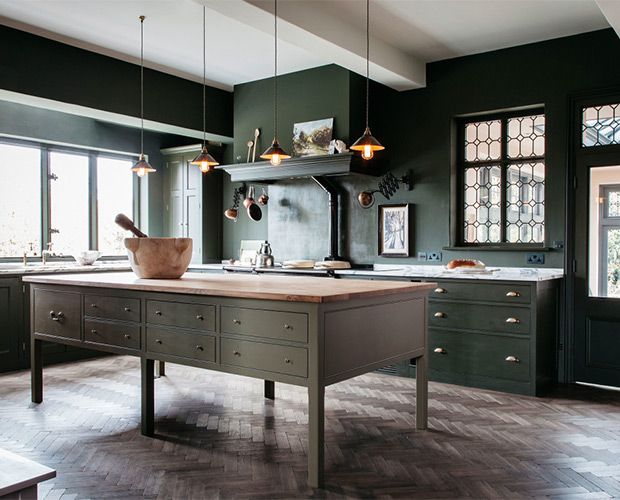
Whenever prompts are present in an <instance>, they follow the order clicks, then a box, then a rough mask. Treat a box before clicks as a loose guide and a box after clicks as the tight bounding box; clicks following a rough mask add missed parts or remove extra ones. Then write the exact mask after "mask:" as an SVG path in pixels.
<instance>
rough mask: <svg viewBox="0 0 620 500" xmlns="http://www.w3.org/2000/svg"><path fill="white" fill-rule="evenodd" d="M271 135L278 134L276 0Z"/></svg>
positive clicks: (274, 3) (276, 11)
mask: <svg viewBox="0 0 620 500" xmlns="http://www.w3.org/2000/svg"><path fill="white" fill-rule="evenodd" d="M273 7H274V9H273V36H274V50H273V75H274V76H273V137H274V139H275V138H276V137H277V136H278V0H273Z"/></svg>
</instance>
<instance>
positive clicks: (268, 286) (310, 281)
mask: <svg viewBox="0 0 620 500" xmlns="http://www.w3.org/2000/svg"><path fill="white" fill-rule="evenodd" d="M23 280H24V281H25V282H28V283H39V284H48V285H74V286H82V287H83V286H87V287H95V288H117V289H123V290H139V291H146V292H165V293H182V294H190V295H206V296H216V297H235V298H244V299H263V300H282V301H287V302H312V303H326V302H339V301H346V300H353V299H362V298H372V297H382V296H386V295H393V294H399V293H406V292H418V291H424V290H431V289H433V288H435V286H436V284H435V283H407V282H398V281H367V280H343V279H329V278H320V277H307V276H265V275H237V274H222V275H219V274H213V275H205V274H202V273H185V274H184V275H183V276H182V277H181V278H180V279H177V280H164V279H140V278H138V277H136V275H135V274H133V273H117V272H110V273H97V274H56V275H54V274H52V275H39V276H24V278H23Z"/></svg>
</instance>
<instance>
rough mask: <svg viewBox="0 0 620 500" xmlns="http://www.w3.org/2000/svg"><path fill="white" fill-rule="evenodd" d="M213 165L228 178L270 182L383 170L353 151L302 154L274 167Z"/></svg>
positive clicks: (261, 163)
mask: <svg viewBox="0 0 620 500" xmlns="http://www.w3.org/2000/svg"><path fill="white" fill-rule="evenodd" d="M216 168H217V169H220V170H224V171H226V172H227V173H228V174H230V180H231V181H232V182H244V181H245V182H260V181H263V182H273V181H277V180H281V179H299V178H303V177H317V176H336V175H348V174H362V175H372V176H375V177H376V176H379V175H382V173H384V172H383V171H382V169H381V168H380V166H379V162H377V161H376V160H372V161H365V160H363V159H362V158H361V157H360V156H359V155H358V154H355V153H350V152H349V153H340V154H331V155H323V156H306V157H303V158H291V159H290V160H285V161H283V162H282V164H281V165H280V166H278V167H274V166H273V165H271V164H270V163H269V162H268V161H257V162H254V163H236V164H232V165H221V166H219V167H216Z"/></svg>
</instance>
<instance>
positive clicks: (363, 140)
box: [351, 0, 385, 160]
mask: <svg viewBox="0 0 620 500" xmlns="http://www.w3.org/2000/svg"><path fill="white" fill-rule="evenodd" d="M369 94H370V0H366V130H364V133H363V134H362V137H360V138H359V139H358V140H357V141H355V143H354V144H353V145H352V146H351V149H352V150H353V151H361V152H362V158H364V160H370V159H371V158H372V157H373V156H374V154H375V151H381V150H383V149H385V147H384V146H382V145H381V143H380V142H379V141H378V140H377V139H375V138H374V137H373V136H372V133H371V132H370V127H369V126H368V107H369V102H370V98H369Z"/></svg>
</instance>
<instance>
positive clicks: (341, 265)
mask: <svg viewBox="0 0 620 500" xmlns="http://www.w3.org/2000/svg"><path fill="white" fill-rule="evenodd" d="M314 268H315V269H351V264H350V263H349V262H347V261H344V260H323V261H321V262H317V263H316V265H315V266H314Z"/></svg>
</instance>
